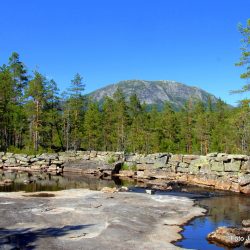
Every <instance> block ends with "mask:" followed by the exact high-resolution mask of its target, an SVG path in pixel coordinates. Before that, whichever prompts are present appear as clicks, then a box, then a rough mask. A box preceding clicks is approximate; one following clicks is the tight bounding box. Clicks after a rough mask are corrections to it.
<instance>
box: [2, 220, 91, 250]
mask: <svg viewBox="0 0 250 250" xmlns="http://www.w3.org/2000/svg"><path fill="white" fill-rule="evenodd" d="M92 225H93V224H86V225H74V226H69V225H68V226H64V227H61V228H55V227H49V228H42V229H37V230H34V229H33V228H20V229H19V228H17V229H5V228H0V246H1V247H0V249H2V247H3V249H35V248H36V245H35V242H36V241H37V240H38V239H39V238H47V237H60V236H64V235H67V234H69V233H70V232H71V231H76V230H81V229H84V228H88V227H91V226H92ZM10 247H11V248H10Z"/></svg>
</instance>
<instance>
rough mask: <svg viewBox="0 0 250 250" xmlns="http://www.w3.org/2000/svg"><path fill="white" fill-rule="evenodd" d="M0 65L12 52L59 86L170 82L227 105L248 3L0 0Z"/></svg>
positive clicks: (235, 82)
mask: <svg viewBox="0 0 250 250" xmlns="http://www.w3.org/2000/svg"><path fill="white" fill-rule="evenodd" d="M0 11H1V12H0V13H1V15H0V23H1V29H0V64H3V63H5V62H7V60H8V57H9V56H10V54H11V53H12V51H16V52H18V53H19V54H20V56H21V60H22V61H24V62H25V64H26V66H27V67H28V69H29V70H33V69H38V70H39V71H40V72H41V73H43V74H45V75H46V76H48V77H49V78H53V79H54V80H55V81H56V82H57V84H58V86H59V88H60V89H61V90H63V89H66V88H67V87H68V86H69V83H70V81H71V79H72V78H73V76H74V75H75V73H76V72H79V73H80V74H81V75H82V76H83V77H84V80H85V83H86V93H88V92H90V91H93V90H95V89H97V88H100V87H103V86H105V85H107V84H110V83H115V82H117V81H120V80H128V79H144V80H175V81H179V82H183V83H186V84H188V85H191V86H197V87H200V88H203V89H205V90H206V91H208V92H210V93H212V94H214V95H216V96H218V97H221V98H222V99H223V100H225V101H227V102H228V103H231V104H235V101H236V100H238V99H241V98H243V97H244V95H243V96H239V95H237V96H235V95H233V96H232V95H230V94H229V91H230V90H232V89H238V88H240V87H241V86H242V85H244V84H245V82H244V81H243V80H241V79H240V78H239V75H240V73H241V72H242V70H243V69H241V68H238V67H235V66H234V64H235V62H237V61H238V59H239V57H240V50H239V48H240V39H241V36H240V34H239V32H238V30H237V25H238V23H239V22H241V23H243V24H245V23H246V20H247V19H248V18H250V0H67V1H66V0H23V1H20V0H15V1H14V0H8V1H6V0H0Z"/></svg>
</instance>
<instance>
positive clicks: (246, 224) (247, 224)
mask: <svg viewBox="0 0 250 250" xmlns="http://www.w3.org/2000/svg"><path fill="white" fill-rule="evenodd" d="M242 226H243V227H250V219H248V220H243V221H242Z"/></svg>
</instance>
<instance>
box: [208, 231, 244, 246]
mask: <svg viewBox="0 0 250 250" xmlns="http://www.w3.org/2000/svg"><path fill="white" fill-rule="evenodd" d="M246 236H247V233H246V232H245V231H243V230H241V229H238V228H230V227H219V228H217V229H216V231H215V232H212V233H210V234H208V236H207V239H208V241H210V242H212V243H219V244H222V245H224V246H227V247H239V246H241V245H242V244H243V243H244V241H245V240H246Z"/></svg>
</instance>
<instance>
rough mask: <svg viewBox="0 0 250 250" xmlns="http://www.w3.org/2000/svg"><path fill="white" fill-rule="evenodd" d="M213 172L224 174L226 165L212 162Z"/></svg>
mask: <svg viewBox="0 0 250 250" xmlns="http://www.w3.org/2000/svg"><path fill="white" fill-rule="evenodd" d="M211 170H212V171H215V172H223V171H224V163H223V162H217V161H212V162H211Z"/></svg>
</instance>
